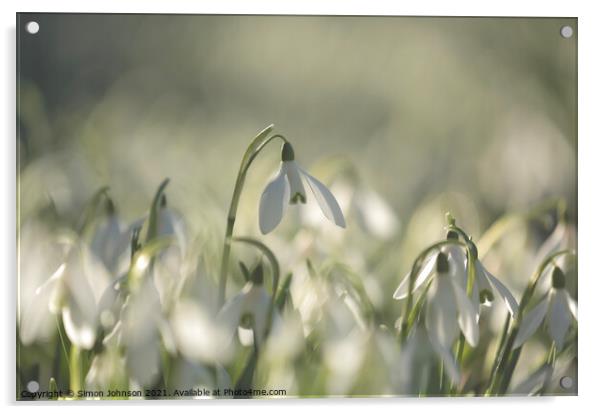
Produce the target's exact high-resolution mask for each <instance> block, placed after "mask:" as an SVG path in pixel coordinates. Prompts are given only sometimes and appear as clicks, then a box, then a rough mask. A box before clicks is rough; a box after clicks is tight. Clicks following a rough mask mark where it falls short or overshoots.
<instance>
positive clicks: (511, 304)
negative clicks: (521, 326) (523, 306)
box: [483, 269, 518, 318]
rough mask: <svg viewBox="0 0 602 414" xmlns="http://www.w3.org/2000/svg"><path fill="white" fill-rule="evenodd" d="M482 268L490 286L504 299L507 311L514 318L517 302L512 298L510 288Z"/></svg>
mask: <svg viewBox="0 0 602 414" xmlns="http://www.w3.org/2000/svg"><path fill="white" fill-rule="evenodd" d="M483 270H484V271H485V276H486V277H487V280H488V281H489V282H490V284H491V286H492V287H493V288H494V290H495V291H496V292H497V293H498V294H499V295H500V296H501V297H502V299H504V303H505V304H506V307H507V308H508V312H510V315H512V317H513V318H515V317H516V315H517V312H518V303H517V302H516V299H515V298H514V296H513V295H512V293H511V292H510V290H509V289H508V288H507V287H506V286H505V285H504V284H503V283H502V282H500V281H499V279H497V278H496V277H495V276H493V275H492V274H491V273H489V272H488V271H487V270H485V269H483Z"/></svg>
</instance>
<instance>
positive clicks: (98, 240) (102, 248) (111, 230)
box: [90, 199, 131, 275]
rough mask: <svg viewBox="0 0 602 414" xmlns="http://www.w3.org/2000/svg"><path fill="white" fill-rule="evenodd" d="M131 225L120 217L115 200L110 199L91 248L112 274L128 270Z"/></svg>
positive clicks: (97, 227)
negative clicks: (128, 226) (124, 222)
mask: <svg viewBox="0 0 602 414" xmlns="http://www.w3.org/2000/svg"><path fill="white" fill-rule="evenodd" d="M130 233H131V227H130V228H127V227H126V226H124V225H123V223H122V222H121V220H120V219H119V217H118V215H117V212H116V211H115V206H114V204H113V202H112V201H111V200H110V199H108V200H107V204H106V214H104V215H103V217H101V218H100V220H99V221H98V224H97V225H96V229H95V231H94V234H93V235H92V239H91V240H90V249H91V250H92V252H93V253H94V254H95V255H96V257H98V258H99V259H100V260H101V261H102V262H103V264H104V265H105V267H106V268H107V270H108V271H109V272H110V273H111V274H112V275H118V274H120V273H123V272H125V271H126V269H127V266H128V262H129V251H128V250H129V249H128V247H129V242H130Z"/></svg>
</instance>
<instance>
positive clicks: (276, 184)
mask: <svg viewBox="0 0 602 414" xmlns="http://www.w3.org/2000/svg"><path fill="white" fill-rule="evenodd" d="M281 159H282V162H281V163H280V170H279V171H278V174H277V175H276V177H275V178H274V179H273V180H272V181H270V183H269V184H268V185H267V186H266V188H265V190H264V191H263V194H262V195H261V200H260V202H259V228H260V230H261V232H262V233H263V234H267V233H269V232H271V231H272V230H274V229H275V228H276V226H277V225H278V224H279V223H280V221H281V220H282V217H283V216H284V213H285V212H286V208H287V205H288V204H289V203H290V204H297V203H302V204H305V203H306V202H307V196H306V193H305V186H304V185H303V180H305V183H306V184H307V185H308V186H309V188H310V189H311V191H312V193H313V194H314V196H315V198H316V200H317V202H318V205H319V206H320V209H321V210H322V213H323V214H324V215H325V216H326V218H328V219H329V220H331V221H333V222H334V223H335V224H336V225H337V226H340V227H343V228H344V227H345V218H344V217H343V212H342V211H341V207H339V204H338V203H337V200H336V199H335V198H334V196H333V195H332V193H331V192H330V190H329V189H328V188H326V186H325V185H324V184H322V183H321V182H320V181H318V180H317V179H316V178H314V177H312V176H311V175H309V174H308V173H307V172H306V171H304V170H303V169H301V168H300V167H299V166H298V165H297V163H296V162H295V153H294V151H293V147H292V145H291V144H290V143H288V142H286V143H284V145H283V146H282V157H281Z"/></svg>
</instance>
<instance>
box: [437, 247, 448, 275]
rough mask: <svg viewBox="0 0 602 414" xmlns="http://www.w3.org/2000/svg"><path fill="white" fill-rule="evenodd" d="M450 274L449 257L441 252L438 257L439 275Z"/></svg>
mask: <svg viewBox="0 0 602 414" xmlns="http://www.w3.org/2000/svg"><path fill="white" fill-rule="evenodd" d="M447 272H449V262H448V261H447V255H446V254H445V253H443V252H439V254H438V255H437V273H438V274H444V273H447Z"/></svg>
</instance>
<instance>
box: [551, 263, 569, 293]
mask: <svg viewBox="0 0 602 414" xmlns="http://www.w3.org/2000/svg"><path fill="white" fill-rule="evenodd" d="M565 286H566V278H565V276H564V272H563V271H562V269H560V268H559V267H558V266H554V270H553V271H552V287H554V288H555V289H564V287H565Z"/></svg>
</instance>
